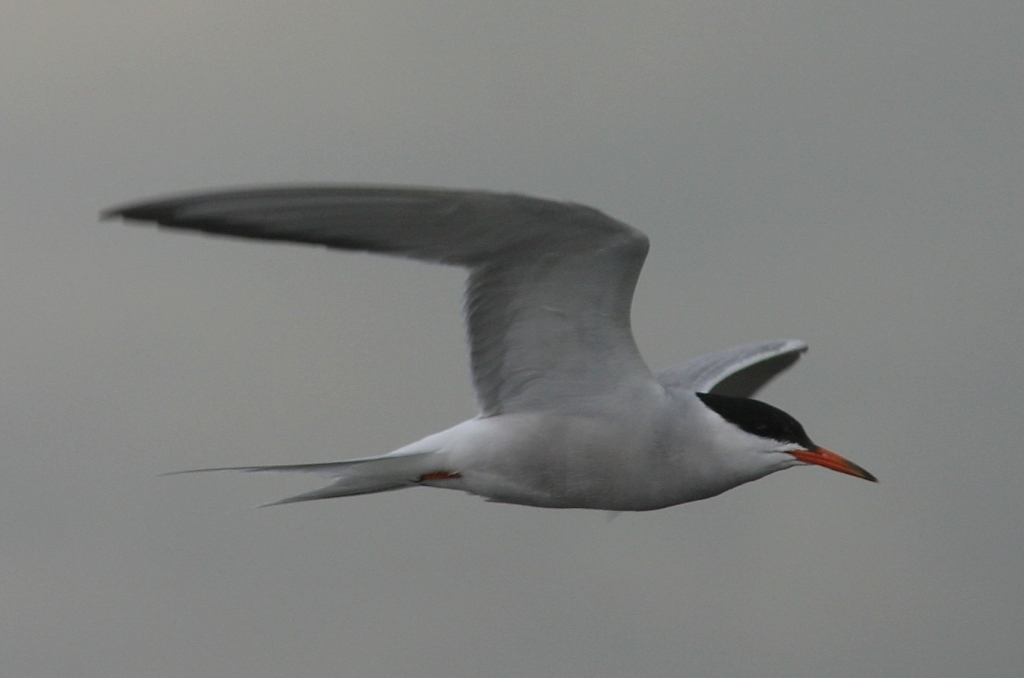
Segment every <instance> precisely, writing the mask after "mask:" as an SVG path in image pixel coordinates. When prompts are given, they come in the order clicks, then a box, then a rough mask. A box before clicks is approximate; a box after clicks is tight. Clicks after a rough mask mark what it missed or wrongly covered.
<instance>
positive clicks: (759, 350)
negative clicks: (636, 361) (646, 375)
mask: <svg viewBox="0 0 1024 678" xmlns="http://www.w3.org/2000/svg"><path fill="white" fill-rule="evenodd" d="M806 350H807V344H805V343H804V342H802V341H798V340H796V339H782V340H779V341H766V342H762V343H757V344H745V345H743V346H734V347H733V348H727V349H725V350H724V351H717V352H715V353H709V354H707V355H702V356H700V357H697V358H694V359H693V360H688V361H686V362H685V363H681V364H679V365H675V366H673V367H669V368H667V369H664V370H661V371H660V372H658V375H657V376H658V382H659V383H660V384H661V385H662V386H664V387H665V388H667V389H680V390H685V391H695V392H697V393H717V394H719V395H728V396H736V397H740V398H750V397H752V396H753V395H754V394H755V393H757V392H758V391H759V390H761V389H762V388H763V387H764V386H765V384H767V383H768V382H769V381H771V380H772V379H774V378H775V377H777V376H778V375H779V374H781V373H782V372H784V371H785V370H786V369H788V368H789V367H791V366H792V365H793V363H795V362H796V361H797V360H799V358H800V354H801V353H803V352H804V351H806Z"/></svg>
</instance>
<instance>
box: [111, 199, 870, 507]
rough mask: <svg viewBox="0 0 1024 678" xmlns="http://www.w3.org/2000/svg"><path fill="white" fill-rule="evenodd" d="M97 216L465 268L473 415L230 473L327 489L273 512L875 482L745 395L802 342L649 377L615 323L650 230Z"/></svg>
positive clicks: (491, 211)
mask: <svg viewBox="0 0 1024 678" xmlns="http://www.w3.org/2000/svg"><path fill="white" fill-rule="evenodd" d="M107 216H121V217H124V218H126V219H134V220H142V221H155V222H157V223H160V224H162V225H166V226H171V227H174V228H186V229H195V230H200V231H206V232H210V233H217V234H226V235H235V236H240V237H249V238H259V239H268V240H289V241H296V242H306V243H315V244H322V245H326V246H328V247H335V248H339V249H353V250H365V251H375V252H382V253H388V254H396V255H400V256H407V257H411V258H417V259H425V260H428V261H436V262H439V263H446V264H455V265H461V266H464V267H466V268H468V269H469V272H470V275H469V281H468V285H467V292H466V318H467V325H468V331H469V337H470V353H471V365H472V372H473V381H474V385H475V387H476V392H477V398H478V401H479V403H480V410H481V411H480V415H479V416H477V417H475V418H473V419H470V420H468V421H465V422H463V423H461V424H458V425H457V426H454V427H452V428H449V429H447V430H444V431H441V432H439V433H435V434H433V435H430V436H427V437H426V438H423V439H422V440H419V441H417V442H415V443H412V444H411V445H407V446H405V447H403V448H400V449H398V450H395V451H394V452H392V453H390V454H387V455H383V456H380V457H368V458H362V459H353V460H348V461H342V462H333V463H326V464H300V465H287V466H258V467H242V468H237V469H230V470H244V471H253V472H299V473H316V474H320V475H322V476H325V477H327V478H330V479H331V480H332V481H333V482H332V483H331V484H330V485H328V486H326V487H324V488H321V489H319V490H315V491H313V492H309V493H306V494H301V495H298V496H295V497H290V498H288V499H285V500H282V501H280V502H275V503H290V502H296V501H307V500H312V499H325V498H329V497H339V496H348V495H354V494H366V493H370V492H382V491H387V490H395V489H401V488H404V487H412V486H431V487H443V488H448V489H457V490H463V491H465V492H469V493H471V494H475V495H479V496H481V497H484V498H486V499H488V500H490V501H497V502H506V503H513V504H525V505H530V506H541V507H548V508H589V509H603V510H610V511H644V510H651V509H658V508H663V507H666V506H672V505H675V504H680V503H684V502H689V501H695V500H698V499H704V498H707V497H711V496H714V495H716V494H720V493H721V492H724V491H725V490H728V489H730V488H732V487H736V486H737V485H740V484H743V483H746V482H749V481H751V480H756V479H758V478H761V477H763V476H765V475H767V474H769V473H772V472H774V471H778V470H781V469H784V468H788V467H790V466H795V465H800V464H808V463H810V464H818V465H822V466H826V467H828V468H832V469H834V470H837V471H841V472H844V473H849V474H851V475H855V476H858V477H861V478H865V479H868V480H874V478H873V476H871V475H870V474H869V473H867V472H866V471H864V470H863V469H861V468H860V467H858V466H856V465H854V464H852V463H851V462H849V461H847V460H845V459H843V458H842V457H839V456H838V455H836V454H834V453H832V452H829V451H827V450H824V449H822V448H819V447H817V446H816V445H814V444H813V443H811V442H810V439H809V438H807V435H806V434H805V433H804V431H803V428H802V427H801V426H800V424H799V423H797V422H796V420H794V419H793V418H792V417H790V416H789V415H787V414H785V413H783V412H781V411H780V410H777V409H775V408H772V407H771V406H769V405H766V404H764V403H761V402H759V401H755V400H750V399H749V398H748V397H749V396H750V395H752V394H753V393H754V392H756V391H757V390H758V389H759V388H760V387H762V386H763V385H764V384H765V383H766V382H767V381H769V380H770V379H771V378H772V377H774V376H775V375H776V374H778V373H779V372H780V371H782V370H784V369H786V368H787V367H789V366H790V365H791V364H792V363H793V362H795V361H796V359H797V358H798V357H799V355H800V353H802V352H803V351H804V350H806V345H805V344H804V343H803V342H800V341H795V340H783V341H775V342H764V343H759V344H749V345H745V346H739V347H736V348H733V349H727V350H725V351H720V352H718V353H715V354H711V355H707V356H702V357H700V358H697V359H694V360H691V361H689V362H687V363H683V364H681V365H678V366H675V367H672V368H669V369H667V370H663V371H661V372H659V373H658V374H653V373H652V372H651V371H650V370H649V369H648V368H647V366H646V364H645V363H644V362H643V359H642V358H641V357H640V354H639V351H638V350H637V348H636V345H635V343H634V341H633V336H632V332H631V329H630V324H629V309H630V305H631V302H632V296H633V289H634V287H635V285H636V281H637V277H638V276H639V273H640V268H641V267H642V265H643V261H644V258H645V257H646V254H647V249H648V242H647V238H646V236H644V235H643V234H642V233H641V232H639V231H637V230H636V229H634V228H632V227H630V226H627V225H625V224H622V223H619V222H617V221H615V220H613V219H611V218H609V217H607V216H605V215H603V214H601V213H600V212H597V211H596V210H593V209H591V208H588V207H583V206H579V205H573V204H568V203H558V202H553V201H548V200H540V199H536V198H527V197H522V196H514V195H501V194H494V193H485V192H468V191H461V192H460V191H443V190H432V189H404V188H366V187H324V188H283V189H255V190H248V191H231V192H221V193H209V194H200V195H194V196H184V197H181V198H171V199H166V200H160V201H155V202H149V203H142V204H139V205H134V206H128V207H124V208H118V209H115V210H112V211H110V212H108V213H107ZM203 470H228V469H203Z"/></svg>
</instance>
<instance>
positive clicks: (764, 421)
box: [697, 393, 818, 450]
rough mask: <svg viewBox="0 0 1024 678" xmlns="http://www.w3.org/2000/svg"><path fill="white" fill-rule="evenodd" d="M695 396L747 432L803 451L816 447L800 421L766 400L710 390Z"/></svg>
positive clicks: (723, 417)
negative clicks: (791, 444)
mask: <svg viewBox="0 0 1024 678" xmlns="http://www.w3.org/2000/svg"><path fill="white" fill-rule="evenodd" d="M697 397H698V398H700V399H701V401H702V402H703V403H704V404H705V405H707V406H708V407H709V408H711V409H712V410H714V411H715V412H717V413H718V414H719V415H720V416H721V417H722V419H725V420H726V421H728V422H729V423H731V424H733V425H735V426H736V427H738V428H740V429H742V430H744V431H746V432H747V433H750V434H753V435H755V436H760V437H761V438H771V439H772V440H778V441H779V442H780V443H794V444H796V445H799V446H800V447H802V448H803V449H805V450H814V449H817V448H818V446H817V445H815V444H814V443H812V442H811V439H810V438H808V437H807V433H805V432H804V427H803V426H801V425H800V422H798V421H797V420H796V419H794V418H793V417H791V416H789V415H788V414H786V413H785V412H783V411H782V410H780V409H779V408H777V407H772V406H771V405H769V404H768V403H762V402H761V401H760V400H752V399H750V398H733V397H732V396H723V395H717V394H714V393H698V394H697Z"/></svg>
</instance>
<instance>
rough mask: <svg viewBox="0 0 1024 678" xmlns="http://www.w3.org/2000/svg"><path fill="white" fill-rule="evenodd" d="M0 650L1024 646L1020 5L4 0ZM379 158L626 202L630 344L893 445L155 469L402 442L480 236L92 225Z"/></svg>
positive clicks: (563, 662)
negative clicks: (634, 494)
mask: <svg viewBox="0 0 1024 678" xmlns="http://www.w3.org/2000/svg"><path fill="white" fill-rule="evenodd" d="M2 14H3V16H2V20H0V384H2V388H0V672H2V673H3V674H4V675H6V676H19V677H24V678H31V677H37V676H38V677H46V678H52V677H53V676H77V677H87V678H88V677H97V678H100V677H103V678H107V677H109V676H132V677H133V678H135V677H143V676H161V677H163V676H218V677H229V678H232V677H249V676H289V677H305V676H329V675H339V676H342V675H343V676H399V675H405V676H418V677H421V676H438V677H452V676H509V677H513V676H514V677H519V676H558V677H563V676H564V677H575V676H588V677H591V676H627V675H628V676H634V675H636V676H640V675H643V676H728V677H731V678H735V677H737V676H742V677H751V678H753V677H758V678H762V677H792V676H815V677H820V676H849V677H860V676H921V677H928V678H935V677H939V678H960V677H962V676H972V677H981V676H992V677H997V676H999V677H1002V676H1010V675H1017V674H1018V672H1019V671H1020V667H1021V665H1022V663H1024V650H1022V643H1021V637H1022V629H1024V585H1022V584H1021V582H1022V575H1024V565H1022V563H1024V539H1022V516H1024V498H1022V497H1024V494H1022V491H1021V483H1022V481H1024V470H1022V462H1024V449H1022V446H1021V440H1022V438H1024V424H1022V418H1021V409H1022V403H1024V395H1022V392H1024V389H1022V384H1024V353H1022V349H1021V343H1022V339H1021V335H1022V332H1024V322H1022V318H1024V312H1022V307H1024V298H1022V297H1024V295H1022V292H1024V282H1022V271H1024V185H1022V184H1024V180H1022V177H1024V47H1022V45H1024V37H1022V36H1024V5H1022V4H1021V3H1020V2H1019V0H1014V1H1012V2H1011V1H1006V2H1000V1H996V0H975V1H974V2H966V1H962V2H953V1H941V0H932V1H929V2H895V3H894V2H881V1H869V2H853V3H828V2H781V1H768V2H750V1H745V0H736V1H723V0H714V1H713V2H712V1H707V2H704V1H701V2H679V1H677V0H673V1H671V2H667V1H666V2H654V1H651V2H646V1H643V0H641V1H639V2H636V1H634V2H597V1H595V2H577V3H566V2H526V1H523V0H519V1H517V2H480V1H479V0H477V1H474V2H412V1H411V0H410V1H405V2H402V1H395V0H367V1H364V2H341V1H339V2H315V3H314V2H289V3H285V2H280V3H270V2H216V1H211V0H202V1H198V0H196V1H192V0H179V1H177V2H165V1H161V0H150V1H148V2H138V1H137V0H125V1H119V2H114V1H107V2H103V1H99V0H96V1H93V2H57V1H55V0H36V1H34V2H20V1H17V0H8V2H6V3H4V7H3V12H2ZM280 182H289V183H301V182H317V183H323V182H363V183H366V182H372V183H399V184H415V185H432V186H456V187H474V188H486V189H494V190H502V191H517V192H523V193H530V194H538V195H542V196H548V197H553V198H559V199H567V200H573V201H577V202H582V203H587V204H591V205H594V206H596V207H598V208H599V209H601V210H604V211H606V212H607V213H608V214H611V215H613V216H615V217H617V218H619V219H622V220H625V221H627V222H629V223H631V224H634V225H636V226H638V227H640V228H642V229H643V230H645V231H646V232H647V233H648V234H649V235H650V237H651V241H652V250H651V255H650V257H649V259H648V264H647V267H646V269H645V271H644V274H643V276H642V278H641V280H640V285H639V288H638V290H637V299H636V304H635V308H634V327H635V331H636V336H637V341H638V343H639V345H640V347H641V349H642V350H643V351H644V353H645V355H646V357H647V358H648V360H649V362H650V363H651V365H652V366H653V367H662V366H666V365H669V364H672V363H674V362H677V361H680V360H682V359H685V358H688V357H691V356H694V355H696V354H698V353H700V352H703V351H709V350H713V349H718V348H723V347H725V346H729V345H732V344H736V343H741V342H747V341H753V340H760V339H772V338H777V337H796V338H802V339H806V340H808V341H809V342H810V343H811V346H812V349H811V352H810V353H809V354H808V355H807V356H806V358H805V360H803V361H802V362H801V363H800V364H799V365H798V366H797V367H796V368H795V369H794V370H793V371H792V372H791V373H789V374H787V375H786V376H785V377H784V378H783V379H781V380H780V381H778V382H777V383H776V384H775V385H773V386H772V387H771V388H770V389H769V390H768V391H766V392H765V394H764V397H765V399H766V400H769V401H771V402H772V403H774V404H776V405H779V406H781V407H783V408H785V409H787V410H789V411H790V412H792V413H793V414H794V415H795V416H797V417H798V418H799V419H801V420H802V421H803V422H804V423H805V424H806V426H807V428H808V431H809V433H810V434H811V436H812V437H813V438H814V439H815V440H817V441H819V442H821V443H822V444H824V445H826V446H827V447H830V448H832V449H834V450H836V451H838V452H840V453H841V454H843V455H846V456H849V457H850V458H851V459H853V460H854V461H856V462H857V463H859V464H862V465H864V466H865V467H866V468H867V469H869V470H870V471H871V472H873V473H875V474H877V475H878V477H879V478H881V481H882V482H881V484H879V485H872V484H870V483H865V482H862V481H858V480H855V479H852V478H849V477H845V476H841V475H838V474H834V473H829V472H827V471H825V470H822V469H797V470H792V471H787V472H785V473H781V474H778V475H775V476H772V477H769V478H767V479H765V480H761V481H759V482H757V483H754V484H752V485H748V486H745V487H742V488H739V489H737V490H734V491H732V492H729V493H727V494H725V495H723V496H721V497H718V498H715V499H712V500H709V501H706V502H702V503H698V504H692V505H687V506H680V507H675V508H670V509H666V510H662V511H659V512H655V513H648V514H627V515H621V516H619V517H618V518H617V519H615V520H613V521H611V522H608V520H607V519H606V516H605V515H604V514H601V513H594V512H582V511H550V510H542V509H533V508H523V507H514V506H499V505H493V504H486V503H484V502H482V501H481V500H479V499H476V498H472V497H467V496H464V495H460V494H456V493H448V492H443V491H439V490H427V489H423V490H410V491H405V492H398V493H392V494H384V495H379V496H373V497H354V498H350V499H344V500H333V501H326V502H320V503H314V504H308V505H298V506H286V507H276V508H271V509H262V510H253V509H251V507H252V506H255V505H257V504H259V503H262V502H265V501H271V500H274V499H277V498H280V497H282V496H284V495H286V494H288V493H292V492H297V491H301V490H305V489H308V488H309V487H310V485H311V484H310V483H305V482H303V481H296V482H292V481H291V480H288V479H284V480H281V479H270V478H254V477H246V476H230V475H212V476H178V477H169V478H168V477H159V474H160V473H162V472H165V471H173V470H177V469H187V468H193V467H197V466H210V465H225V464H268V463H297V462H313V461H331V460H337V459H343V458H347V457H353V456H360V455H372V454H379V453H383V452H387V451H388V450H390V449H392V448H395V447H397V446H399V445H402V444H404V443H407V442H410V441H412V440H414V439H416V438H418V437H420V436H422V435H424V434H427V433H430V432H432V431H435V430H438V429H441V428H444V427H447V426H450V425H452V424H455V423H457V422H458V421H460V420H462V419H464V418H466V417H469V416H471V415H472V414H473V412H474V406H473V398H472V393H471V391H470V388H469V385H468V381H467V367H466V358H465V355H464V340H463V338H462V329H461V325H460V321H459V310H460V308H459V307H460V301H459V293H460V286H461V281H462V276H461V274H460V272H458V271H455V270H446V269H442V268H436V267H430V266H426V265H422V264H415V263H409V262H403V261H394V260H387V259H383V258H377V257H370V256H364V255H350V254H348V255H347V254H340V253H330V252H327V251H324V250H318V249H315V248H309V247H299V246H286V245H269V244H258V243H253V242H240V241H230V240H224V239H213V238H206V237H200V236H195V235H181V234H175V233H169V232H159V231H157V230H155V229H150V228H141V227H134V226H126V225H122V224H120V223H98V222H97V212H98V211H99V210H100V209H101V208H103V207H107V206H110V205H113V204H118V203H122V202H125V201H130V200H134V199H139V198H144V197H149V196H152V195H159V194H165V193H174V192H180V191H186V190H193V189H200V188H208V187H225V186H237V185H253V184H264V183H280Z"/></svg>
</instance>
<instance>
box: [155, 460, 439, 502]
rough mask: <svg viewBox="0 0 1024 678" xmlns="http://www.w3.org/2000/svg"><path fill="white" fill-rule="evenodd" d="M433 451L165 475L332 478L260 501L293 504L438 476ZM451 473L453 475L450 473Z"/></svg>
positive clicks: (408, 484)
mask: <svg viewBox="0 0 1024 678" xmlns="http://www.w3.org/2000/svg"><path fill="white" fill-rule="evenodd" d="M434 454H435V452H434V451H433V450H424V451H418V452H404V453H401V454H394V453H392V454H386V455H384V456H381V457H364V458H362V459H350V460H348V461H336V462H330V463H326V464H295V465H290V466H289V465H283V466H225V467H221V468H203V469H195V470H192V471H175V472H173V473H169V474H167V475H176V474H179V473H207V472H210V471H245V472H247V473H312V474H314V475H318V476H321V477H324V478H331V479H334V482H333V483H331V484H330V485H327V486H325V487H321V488H320V489H319V490H313V491H312V492H304V493H303V494H297V495H295V496H293V497H286V498H284V499H281V500H280V501H275V502H271V503H269V504H264V506H277V505H279V504H293V503H295V502H300V501H313V500H314V499H330V498H332V497H348V496H351V495H355V494H370V493H373V492H387V491H389V490H400V489H402V488H405V487H413V486H415V485H419V484H420V483H422V482H424V481H428V480H433V479H436V478H437V477H438V475H437V474H440V473H447V472H446V471H443V470H440V469H439V468H438V466H437V461H436V460H435V459H431V457H433V456H434ZM451 477H455V476H451Z"/></svg>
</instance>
